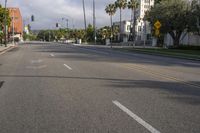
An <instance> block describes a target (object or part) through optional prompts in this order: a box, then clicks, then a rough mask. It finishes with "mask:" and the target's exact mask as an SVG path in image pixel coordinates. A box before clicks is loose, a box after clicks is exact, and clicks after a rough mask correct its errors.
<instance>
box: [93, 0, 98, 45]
mask: <svg viewBox="0 0 200 133" xmlns="http://www.w3.org/2000/svg"><path fill="white" fill-rule="evenodd" d="M95 8H96V6H95V0H93V28H94V42H95V45H96V43H97V37H96V9H95Z"/></svg>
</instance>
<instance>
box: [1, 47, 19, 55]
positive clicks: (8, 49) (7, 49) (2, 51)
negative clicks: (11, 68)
mask: <svg viewBox="0 0 200 133" xmlns="http://www.w3.org/2000/svg"><path fill="white" fill-rule="evenodd" d="M16 47H17V46H9V47H7V48H5V49H4V50H1V51H0V55H3V54H4V53H6V52H7V51H10V50H12V49H13V48H16Z"/></svg>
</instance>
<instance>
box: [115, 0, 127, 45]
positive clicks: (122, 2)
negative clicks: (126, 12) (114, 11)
mask: <svg viewBox="0 0 200 133" xmlns="http://www.w3.org/2000/svg"><path fill="white" fill-rule="evenodd" d="M115 6H116V8H119V10H120V27H119V30H120V41H121V40H122V35H121V34H122V30H121V27H122V10H123V9H125V8H126V7H127V0H117V1H116V2H115Z"/></svg>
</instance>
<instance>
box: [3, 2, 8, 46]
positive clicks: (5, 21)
mask: <svg viewBox="0 0 200 133" xmlns="http://www.w3.org/2000/svg"><path fill="white" fill-rule="evenodd" d="M6 11H7V0H5V13H4V15H5V16H4V32H5V33H4V34H5V35H4V43H5V47H7V16H6Z"/></svg>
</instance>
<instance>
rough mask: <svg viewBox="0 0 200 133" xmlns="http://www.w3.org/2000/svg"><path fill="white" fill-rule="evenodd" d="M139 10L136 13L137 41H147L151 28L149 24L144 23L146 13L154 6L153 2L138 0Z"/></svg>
mask: <svg viewBox="0 0 200 133" xmlns="http://www.w3.org/2000/svg"><path fill="white" fill-rule="evenodd" d="M138 2H139V8H138V9H137V11H136V18H137V23H136V27H135V31H136V34H137V40H141V41H144V40H149V39H150V38H151V26H150V24H149V22H147V21H144V20H143V19H144V16H145V13H146V11H148V10H149V9H150V8H151V7H152V6H154V0H138Z"/></svg>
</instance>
